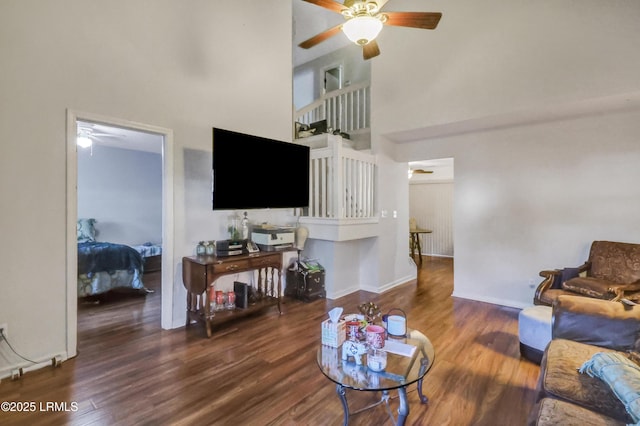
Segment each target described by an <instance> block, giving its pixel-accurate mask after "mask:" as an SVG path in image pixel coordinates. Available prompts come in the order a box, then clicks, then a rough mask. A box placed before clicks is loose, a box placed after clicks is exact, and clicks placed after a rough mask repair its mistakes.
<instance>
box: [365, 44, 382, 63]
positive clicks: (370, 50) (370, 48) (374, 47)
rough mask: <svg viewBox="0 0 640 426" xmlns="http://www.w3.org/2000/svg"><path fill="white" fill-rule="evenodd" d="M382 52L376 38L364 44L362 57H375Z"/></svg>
mask: <svg viewBox="0 0 640 426" xmlns="http://www.w3.org/2000/svg"><path fill="white" fill-rule="evenodd" d="M379 54H380V48H379V47H378V43H376V41H375V40H371V41H370V42H369V43H367V44H365V45H364V46H362V57H363V58H364V59H365V60H367V59H371V58H375V57H376V56H378V55H379Z"/></svg>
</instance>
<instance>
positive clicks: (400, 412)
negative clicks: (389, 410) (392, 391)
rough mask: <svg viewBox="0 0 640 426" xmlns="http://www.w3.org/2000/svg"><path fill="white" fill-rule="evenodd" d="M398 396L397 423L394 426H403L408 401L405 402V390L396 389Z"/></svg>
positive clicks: (407, 410)
mask: <svg viewBox="0 0 640 426" xmlns="http://www.w3.org/2000/svg"><path fill="white" fill-rule="evenodd" d="M398 396H399V397H400V406H399V407H398V421H397V422H396V426H404V421H405V420H406V419H407V416H408V415H409V401H407V388H404V387H402V388H398Z"/></svg>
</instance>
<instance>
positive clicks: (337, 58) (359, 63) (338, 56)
mask: <svg viewBox="0 0 640 426" xmlns="http://www.w3.org/2000/svg"><path fill="white" fill-rule="evenodd" d="M341 36H342V34H338V37H341ZM334 66H335V67H337V66H342V84H343V87H347V86H349V85H351V84H357V83H363V82H369V81H370V80H371V63H370V62H369V61H365V60H364V59H362V48H361V47H359V46H356V45H355V44H353V43H350V44H349V46H347V47H343V48H341V49H339V50H336V51H335V52H332V53H329V54H327V55H324V56H321V57H319V58H317V59H314V60H312V61H309V62H307V63H304V64H302V65H299V66H297V67H295V68H294V70H293V84H294V86H293V103H294V108H295V109H296V110H298V109H301V108H303V107H305V106H307V105H309V104H310V103H312V102H313V101H315V100H316V99H319V98H320V96H322V94H323V89H324V70H325V69H327V68H329V67H334ZM309 84H310V85H309Z"/></svg>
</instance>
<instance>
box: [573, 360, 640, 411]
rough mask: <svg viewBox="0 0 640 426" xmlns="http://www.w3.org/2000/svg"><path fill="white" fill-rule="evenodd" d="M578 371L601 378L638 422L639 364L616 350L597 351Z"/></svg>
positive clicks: (639, 396)
mask: <svg viewBox="0 0 640 426" xmlns="http://www.w3.org/2000/svg"><path fill="white" fill-rule="evenodd" d="M579 371H580V373H586V374H588V375H589V376H591V377H597V378H598V379H600V380H602V381H603V382H604V383H605V384H606V385H607V386H608V387H609V389H611V391H612V392H613V393H614V395H615V396H616V397H617V398H618V399H619V400H620V402H622V403H623V404H624V407H625V409H626V410H627V413H629V415H630V416H631V418H633V420H634V422H636V423H637V422H640V366H638V364H636V363H634V362H633V361H631V360H630V359H628V358H627V357H625V356H624V355H622V354H620V353H616V352H598V353H596V354H594V355H593V356H592V357H591V359H589V360H588V361H587V362H585V363H584V364H582V366H581V367H580V370H579Z"/></svg>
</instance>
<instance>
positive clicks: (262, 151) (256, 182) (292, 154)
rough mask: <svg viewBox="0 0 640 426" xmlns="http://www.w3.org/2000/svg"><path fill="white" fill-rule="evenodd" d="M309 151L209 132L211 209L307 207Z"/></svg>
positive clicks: (221, 131)
mask: <svg viewBox="0 0 640 426" xmlns="http://www.w3.org/2000/svg"><path fill="white" fill-rule="evenodd" d="M309 153H310V150H309V147H307V146H303V145H298V144H294V143H288V142H282V141H277V140H274V139H268V138H263V137H260V136H252V135H247V134H243V133H238V132H234V131H231V130H225V129H220V128H217V127H214V128H213V209H214V210H237V209H264V208H290V207H293V208H295V207H308V206H309Z"/></svg>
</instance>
